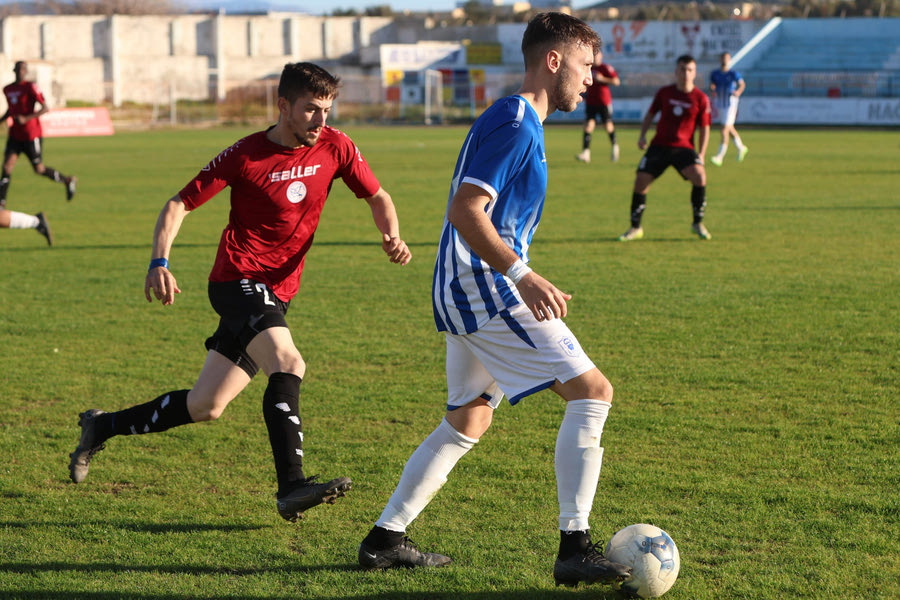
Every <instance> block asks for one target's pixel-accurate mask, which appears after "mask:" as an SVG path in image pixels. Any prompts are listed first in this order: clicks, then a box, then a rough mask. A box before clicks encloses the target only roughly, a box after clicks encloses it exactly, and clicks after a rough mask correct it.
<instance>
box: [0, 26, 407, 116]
mask: <svg viewBox="0 0 900 600" xmlns="http://www.w3.org/2000/svg"><path fill="white" fill-rule="evenodd" d="M393 30H394V28H393V21H392V19H389V18H385V17H318V16H310V15H300V14H294V13H269V14H266V15H226V14H213V15H164V16H111V17H106V16H94V15H90V16H54V15H36V16H31V15H29V16H10V17H5V18H3V19H2V20H0V73H5V74H8V76H7V77H0V84H5V83H8V82H10V81H12V80H13V75H12V67H13V64H14V63H15V61H17V60H26V61H28V62H29V63H30V65H31V68H32V75H33V78H35V79H36V81H37V83H38V84H39V85H40V86H41V87H42V89H43V91H44V94H45V95H46V96H47V99H48V102H49V103H50V104H51V106H62V105H64V104H65V103H66V102H67V101H69V100H81V101H87V102H112V103H113V104H114V105H116V106H118V105H121V104H122V103H123V102H128V101H132V102H142V103H158V102H168V100H169V98H170V94H173V93H174V94H175V95H176V96H177V97H178V98H186V99H195V100H199V99H207V98H210V97H212V98H223V97H224V96H225V93H226V92H227V91H228V90H229V89H231V88H233V87H236V86H240V85H244V84H246V83H248V82H251V81H255V80H258V79H263V78H266V77H277V76H278V74H279V73H280V72H281V69H282V67H283V66H284V64H285V63H287V62H296V61H313V62H321V63H324V64H329V63H331V64H339V63H358V62H359V59H360V54H361V52H362V49H363V48H364V47H366V46H369V45H372V44H379V43H382V42H384V41H390V38H391V37H392V35H393V34H392V31H393Z"/></svg>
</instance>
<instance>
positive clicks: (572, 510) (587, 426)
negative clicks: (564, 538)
mask: <svg viewBox="0 0 900 600" xmlns="http://www.w3.org/2000/svg"><path fill="white" fill-rule="evenodd" d="M610 406H611V405H610V403H609V402H605V401H603V400H592V399H586V400H572V401H569V402H567V403H566V414H565V416H564V417H563V421H562V424H561V425H560V427H559V434H558V436H557V438H556V455H555V459H554V464H555V466H556V488H557V493H558V497H559V528H560V530H561V531H586V530H587V529H589V525H588V516H589V514H590V512H591V506H592V505H593V503H594V494H595V493H596V491H597V481H598V479H599V478H600V467H601V465H602V463H603V448H601V447H600V437H601V435H602V434H603V426H604V424H605V423H606V417H607V415H608V414H609V408H610Z"/></svg>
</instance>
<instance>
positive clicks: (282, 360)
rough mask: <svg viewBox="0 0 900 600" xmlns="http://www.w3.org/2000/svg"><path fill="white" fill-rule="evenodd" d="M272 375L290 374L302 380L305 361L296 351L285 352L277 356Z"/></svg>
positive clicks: (304, 371) (304, 372) (304, 373)
mask: <svg viewBox="0 0 900 600" xmlns="http://www.w3.org/2000/svg"><path fill="white" fill-rule="evenodd" d="M272 373H290V374H292V375H296V376H297V377H299V378H301V379H302V378H303V376H304V375H306V361H304V360H303V357H302V356H300V353H299V352H297V351H296V350H295V351H294V352H285V353H283V354H280V355H279V356H278V360H277V365H275V367H274V368H273V370H272Z"/></svg>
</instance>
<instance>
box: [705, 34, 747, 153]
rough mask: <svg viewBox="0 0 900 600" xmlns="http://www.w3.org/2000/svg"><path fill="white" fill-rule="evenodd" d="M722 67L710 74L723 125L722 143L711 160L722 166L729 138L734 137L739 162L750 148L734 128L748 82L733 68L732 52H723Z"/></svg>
mask: <svg viewBox="0 0 900 600" xmlns="http://www.w3.org/2000/svg"><path fill="white" fill-rule="evenodd" d="M719 61H720V62H719V64H721V65H722V66H721V68H719V69H716V70H714V71H713V72H712V73H710V74H709V91H710V93H711V94H712V97H713V102H714V104H715V108H716V112H717V113H718V114H717V115H716V117H717V120H718V121H719V123H721V125H722V143H721V144H720V145H719V151H718V152H717V153H716V155H715V156H713V157H712V158H710V159H709V162H711V163H712V164H714V165H716V166H717V167H721V166H722V161H723V160H724V159H725V153H726V152H728V138H729V136H730V137H732V139H734V147H735V148H737V151H738V157H737V159H738V162H742V161H743V160H744V157H746V156H747V152H748V148H747V146H745V145H744V144H743V142H741V136H739V135H738V132H737V129H735V128H734V122H735V120H736V119H737V112H738V99H739V98H740V97H741V94H743V93H744V88H746V87H747V83H746V82H745V81H744V78H743V77H741V74H740V73H738V72H737V71H733V70H732V69H731V54H729V53H728V52H723V53H722V55H721V56H720V57H719Z"/></svg>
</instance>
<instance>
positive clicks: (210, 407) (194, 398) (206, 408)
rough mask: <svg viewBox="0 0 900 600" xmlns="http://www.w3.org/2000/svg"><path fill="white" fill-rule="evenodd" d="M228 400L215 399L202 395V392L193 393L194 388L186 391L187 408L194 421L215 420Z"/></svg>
mask: <svg viewBox="0 0 900 600" xmlns="http://www.w3.org/2000/svg"><path fill="white" fill-rule="evenodd" d="M229 401H230V399H229V400H224V399H217V398H215V397H204V396H203V395H202V394H199V393H195V392H194V390H191V391H190V392H188V397H187V408H188V413H190V415H191V420H193V421H194V423H200V422H202V421H215V420H216V419H218V418H219V417H221V416H222V413H223V412H225V407H226V406H228V402H229Z"/></svg>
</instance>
